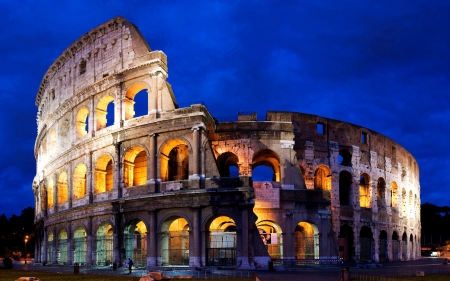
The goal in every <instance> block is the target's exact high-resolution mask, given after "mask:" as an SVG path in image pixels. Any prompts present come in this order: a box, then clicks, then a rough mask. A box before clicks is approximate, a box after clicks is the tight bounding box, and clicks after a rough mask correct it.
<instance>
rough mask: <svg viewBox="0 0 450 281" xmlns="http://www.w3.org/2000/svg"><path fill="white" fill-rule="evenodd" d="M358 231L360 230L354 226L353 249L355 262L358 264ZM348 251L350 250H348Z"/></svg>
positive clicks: (359, 251)
mask: <svg viewBox="0 0 450 281" xmlns="http://www.w3.org/2000/svg"><path fill="white" fill-rule="evenodd" d="M359 231H360V228H359V227H358V226H357V225H355V226H354V227H353V245H354V247H355V257H354V258H355V261H356V262H357V263H358V262H359V261H360V253H361V245H360V244H359V243H360V242H359ZM349 250H350V251H351V250H352V249H349Z"/></svg>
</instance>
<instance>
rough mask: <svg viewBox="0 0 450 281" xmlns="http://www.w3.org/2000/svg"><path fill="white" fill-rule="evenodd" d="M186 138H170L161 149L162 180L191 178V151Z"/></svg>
mask: <svg viewBox="0 0 450 281" xmlns="http://www.w3.org/2000/svg"><path fill="white" fill-rule="evenodd" d="M190 151H192V149H191V147H190V145H189V143H188V142H186V140H184V139H181V138H175V139H170V140H167V141H166V142H164V144H163V145H162V147H161V149H160V161H161V163H160V165H161V166H160V167H161V169H160V172H161V180H162V181H175V180H185V179H188V178H189V152H190Z"/></svg>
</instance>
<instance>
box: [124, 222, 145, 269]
mask: <svg viewBox="0 0 450 281" xmlns="http://www.w3.org/2000/svg"><path fill="white" fill-rule="evenodd" d="M124 247H125V257H124V259H128V258H131V259H132V260H133V262H134V266H135V267H139V265H141V266H145V265H146V264H147V228H146V226H145V224H144V222H142V221H134V222H131V223H130V224H128V226H126V227H125V231H124Z"/></svg>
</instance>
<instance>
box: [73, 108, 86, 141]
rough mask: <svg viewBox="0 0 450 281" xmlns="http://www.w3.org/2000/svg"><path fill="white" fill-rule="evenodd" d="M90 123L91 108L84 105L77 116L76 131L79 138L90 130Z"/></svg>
mask: <svg viewBox="0 0 450 281" xmlns="http://www.w3.org/2000/svg"><path fill="white" fill-rule="evenodd" d="M88 124H89V110H88V109H87V108H86V107H83V108H81V109H80V110H78V113H77V117H76V132H77V138H78V139H81V138H83V137H85V136H87V134H88V131H89V128H88Z"/></svg>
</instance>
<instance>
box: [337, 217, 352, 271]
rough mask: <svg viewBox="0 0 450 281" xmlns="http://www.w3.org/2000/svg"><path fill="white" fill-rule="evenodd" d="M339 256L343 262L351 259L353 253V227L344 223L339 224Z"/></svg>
mask: <svg viewBox="0 0 450 281" xmlns="http://www.w3.org/2000/svg"><path fill="white" fill-rule="evenodd" d="M338 243H339V257H340V258H341V259H343V260H344V261H345V262H349V261H351V260H352V257H353V256H354V254H355V250H354V247H353V229H352V228H351V227H350V226H348V225H347V224H346V225H343V226H341V229H340V231H339V242H338Z"/></svg>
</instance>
